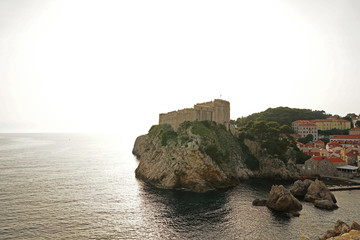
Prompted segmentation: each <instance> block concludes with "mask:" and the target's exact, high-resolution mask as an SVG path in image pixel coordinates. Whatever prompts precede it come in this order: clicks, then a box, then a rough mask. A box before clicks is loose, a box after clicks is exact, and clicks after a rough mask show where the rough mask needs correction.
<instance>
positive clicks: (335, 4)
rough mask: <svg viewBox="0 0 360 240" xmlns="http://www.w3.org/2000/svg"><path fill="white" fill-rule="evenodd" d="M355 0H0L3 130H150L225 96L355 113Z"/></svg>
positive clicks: (256, 107) (245, 111) (358, 12)
mask: <svg viewBox="0 0 360 240" xmlns="http://www.w3.org/2000/svg"><path fill="white" fill-rule="evenodd" d="M359 26H360V1H357V0H341V1H339V0H294V1H280V0H273V1H270V0H255V1H250V0H246V1H241V0H240V1H239V0H237V1H209V0H206V1H195V0H190V1H169V0H164V1H136V0H131V1H115V0H114V1H106V0H101V1H100V0H99V1H89V0H86V1H85V0H84V1H79V0H71V1H66V0H1V1H0V132H14V131H16V132H44V131H45V132H46V131H51V132H58V131H70V132H71V131H76V132H78V131H125V130H124V129H126V130H127V131H132V132H134V131H135V132H136V133H146V131H147V130H148V129H149V127H150V126H151V125H153V124H156V123H157V121H158V114H159V113H162V112H168V111H172V110H177V109H181V108H185V107H192V106H193V105H194V104H195V103H198V102H204V101H210V100H213V99H215V98H220V96H221V98H223V99H226V100H228V101H230V103H231V118H232V119H236V118H238V117H241V116H247V115H249V114H251V113H254V112H259V111H263V110H266V109H267V108H269V107H278V106H289V107H297V108H309V109H316V110H325V111H326V112H327V113H331V114H340V115H345V114H347V113H349V112H354V113H357V114H359V113H360V108H359V100H358V99H359V91H360V81H359V80H360V79H359V76H360V27H359Z"/></svg>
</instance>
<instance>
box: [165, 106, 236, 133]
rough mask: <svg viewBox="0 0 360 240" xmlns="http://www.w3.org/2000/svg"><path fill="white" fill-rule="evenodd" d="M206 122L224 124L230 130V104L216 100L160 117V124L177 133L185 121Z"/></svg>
mask: <svg viewBox="0 0 360 240" xmlns="http://www.w3.org/2000/svg"><path fill="white" fill-rule="evenodd" d="M205 120H208V121H214V122H216V123H219V124H223V125H225V127H226V129H228V130H229V126H230V103H229V102H228V101H225V100H222V99H215V100H214V101H211V102H205V103H198V104H195V105H194V108H186V109H182V110H178V111H173V112H169V113H161V114H160V115H159V124H165V123H167V124H170V125H171V126H172V127H173V128H174V130H175V131H176V130H177V129H178V128H179V126H180V124H181V123H183V122H184V121H205Z"/></svg>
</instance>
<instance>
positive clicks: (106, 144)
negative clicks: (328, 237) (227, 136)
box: [0, 134, 360, 239]
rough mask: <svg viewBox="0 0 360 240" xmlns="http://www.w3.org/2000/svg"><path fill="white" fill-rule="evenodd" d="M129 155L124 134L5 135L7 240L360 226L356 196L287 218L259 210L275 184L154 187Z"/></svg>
mask: <svg viewBox="0 0 360 240" xmlns="http://www.w3.org/2000/svg"><path fill="white" fill-rule="evenodd" d="M131 148H132V142H131V143H129V142H122V141H121V137H117V136H104V135H103V136H101V135H76V134H0V239H299V238H300V236H308V237H311V238H315V237H316V236H319V235H321V234H323V233H324V232H325V231H326V230H327V229H330V228H332V227H333V226H334V223H335V222H336V221H337V220H338V219H342V220H343V221H345V222H347V223H351V222H352V221H354V220H355V221H358V222H360V214H359V213H360V191H357V190H356V191H343V192H335V195H336V198H337V199H338V205H339V206H340V208H339V209H338V210H336V211H332V212H329V211H322V210H319V209H316V208H314V207H313V206H312V205H311V204H308V203H303V210H302V211H301V215H300V217H298V218H288V217H286V216H283V215H279V214H276V213H274V212H271V211H269V210H268V209H267V208H265V207H253V206H252V205H251V202H252V200H253V199H255V198H266V196H267V195H268V191H269V189H270V188H271V184H272V183H270V182H268V181H259V180H256V181H255V180H253V181H249V182H246V183H243V184H241V185H239V186H237V187H235V188H231V189H227V190H219V191H212V192H209V193H204V194H196V193H190V192H186V191H170V190H159V189H155V188H153V187H151V186H148V185H146V184H144V183H141V182H139V181H137V180H136V179H135V175H134V170H135V168H136V166H137V164H138V162H137V161H136V159H135V158H134V157H133V156H132V154H131V150H132V149H131Z"/></svg>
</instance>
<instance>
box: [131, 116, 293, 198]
mask: <svg viewBox="0 0 360 240" xmlns="http://www.w3.org/2000/svg"><path fill="white" fill-rule="evenodd" d="M133 154H134V155H135V156H136V157H137V158H138V159H139V160H140V163H139V166H138V168H137V169H136V171H135V174H136V177H137V178H138V179H141V180H143V181H145V182H148V183H150V184H152V185H154V186H156V187H158V188H167V189H175V188H185V189H188V190H191V191H195V192H204V191H208V190H211V189H216V188H225V187H230V186H235V185H237V184H238V183H239V181H240V180H242V179H247V178H249V177H254V176H255V177H259V178H276V179H283V180H284V179H286V180H289V179H296V178H298V177H299V175H298V172H297V171H296V170H295V168H294V169H292V168H291V167H290V168H288V167H287V166H286V164H285V163H284V162H283V161H281V160H280V159H277V158H276V157H273V156H270V155H269V154H267V153H266V150H264V149H261V147H260V144H259V143H257V142H255V141H250V140H245V141H243V140H240V139H239V138H238V137H236V136H234V135H233V134H232V133H231V132H230V131H228V130H227V129H226V128H225V127H224V126H223V125H221V124H216V123H215V122H210V121H202V122H198V121H195V122H184V123H182V124H181V125H180V127H179V128H178V130H177V131H176V132H175V131H174V130H173V129H172V128H171V126H170V125H167V124H162V125H156V126H153V127H152V128H151V129H150V131H149V133H148V134H147V135H143V136H140V137H138V138H137V139H136V141H135V145H134V149H133Z"/></svg>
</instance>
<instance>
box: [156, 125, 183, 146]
mask: <svg viewBox="0 0 360 240" xmlns="http://www.w3.org/2000/svg"><path fill="white" fill-rule="evenodd" d="M149 136H152V137H159V138H160V139H161V145H162V146H166V144H167V142H168V140H175V139H176V138H177V136H178V134H177V133H176V132H175V131H174V129H173V128H172V127H171V126H170V125H169V124H161V125H154V126H152V127H151V128H150V130H149Z"/></svg>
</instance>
